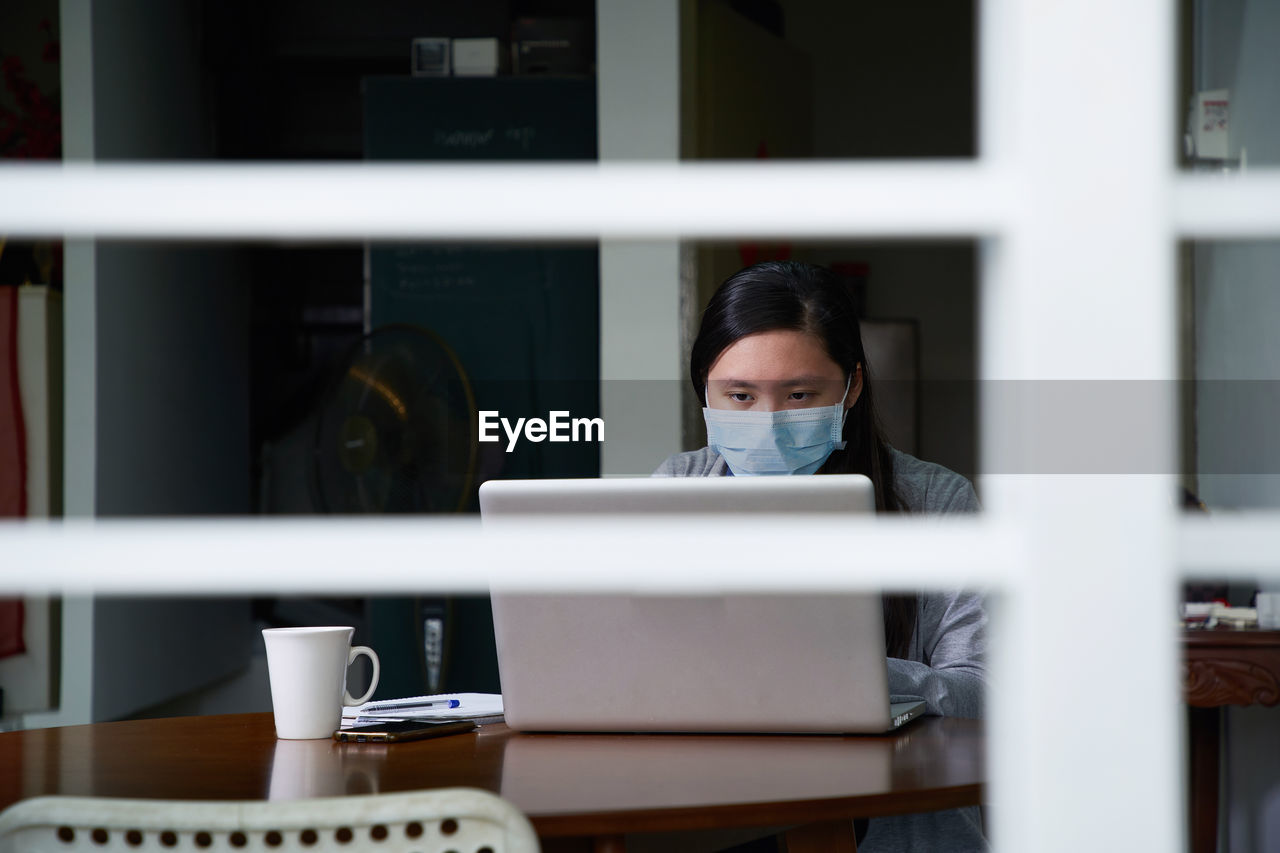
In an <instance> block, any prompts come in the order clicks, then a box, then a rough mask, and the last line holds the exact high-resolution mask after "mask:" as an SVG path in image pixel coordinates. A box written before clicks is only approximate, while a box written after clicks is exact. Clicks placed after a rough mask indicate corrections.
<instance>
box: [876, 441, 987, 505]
mask: <svg viewBox="0 0 1280 853" xmlns="http://www.w3.org/2000/svg"><path fill="white" fill-rule="evenodd" d="M890 452H891V453H892V454H893V488H894V491H895V492H897V495H898V499H899V500H900V501H901V502H902V503H903V504H904V506H905V508H906V509H907V510H908V511H910V512H977V511H978V510H980V509H981V508H982V507H981V505H980V504H979V503H978V495H977V493H975V492H974V490H973V484H972V483H970V482H969V480H968V479H967V478H965V477H963V476H961V475H960V474H957V473H956V472H955V471H952V470H951V469H950V468H945V467H943V466H941V465H938V464H937V463H935V462H925V461H924V460H923V459H917V458H915V457H914V456H912V455H911V454H909V453H903V452H902V451H901V450H898V449H896V448H890Z"/></svg>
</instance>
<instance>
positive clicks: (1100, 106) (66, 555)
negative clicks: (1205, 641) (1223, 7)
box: [0, 0, 1280, 851]
mask: <svg viewBox="0 0 1280 853" xmlns="http://www.w3.org/2000/svg"><path fill="white" fill-rule="evenodd" d="M602 1H603V0H602ZM1173 11H1174V4H1172V3H1169V2H1161V0H1107V2H1102V0H1076V2H1070V3H1064V2H1044V0H1027V2H1017V0H988V1H987V2H985V3H982V5H981V21H980V33H981V50H980V51H979V56H980V60H981V69H980V85H979V105H980V107H981V121H980V128H981V131H980V143H981V144H980V150H981V156H980V157H979V158H978V159H977V160H975V161H972V162H965V163H930V162H925V163H914V164H905V163H894V164H865V163H863V164H852V163H821V162H819V163H802V164H787V163H751V164H708V163H699V164H691V163H684V164H679V165H675V164H670V163H667V164H662V163H648V164H638V163H637V164H601V165H598V166H597V165H592V166H533V165H513V166H506V167H501V168H499V167H466V168H464V167H458V166H450V167H440V166H388V167H376V166H371V165H327V166H301V165H280V166H230V165H188V166H177V165H164V164H154V165H128V166H126V165H88V164H67V165H62V166H36V165H10V164H5V165H4V166H3V168H0V233H7V234H9V235H11V236H23V235H40V236H46V235H66V236H68V237H71V238H88V239H108V238H125V237H128V238H173V237H199V238H212V239H231V238H252V239H289V240H299V239H302V240H330V239H352V240H361V239H366V238H387V239H412V238H441V239H452V238H470V237H484V238H504V237H519V238H523V239H554V238H563V237H587V238H592V239H597V238H598V239H603V240H620V241H626V240H641V239H664V240H682V239H684V240H687V239H696V238H703V237H729V236H734V237H738V236H750V235H757V234H759V235H766V234H767V235H771V236H790V237H796V238H812V237H925V238H927V237H966V238H976V239H978V240H979V241H980V245H981V247H982V252H981V258H982V270H981V290H980V293H981V320H980V331H981V341H982V347H981V364H980V375H981V378H982V379H984V380H1030V381H1035V382H1047V381H1052V380H1060V379H1075V380H1080V379H1083V380H1092V381H1104V380H1113V379H1129V380H1143V381H1146V380H1153V381H1156V382H1162V381H1166V380H1171V379H1173V378H1175V376H1176V368H1175V341H1174V330H1175V328H1176V324H1175V322H1174V310H1175V299H1174V288H1175V284H1174V267H1173V260H1174V251H1175V245H1176V242H1177V241H1178V240H1180V239H1187V238H1227V237H1253V238H1274V237H1275V236H1277V235H1278V234H1280V177H1278V176H1277V175H1276V174H1275V173H1274V172H1259V171H1257V170H1254V171H1251V172H1250V173H1249V174H1248V175H1238V176H1234V177H1232V178H1230V179H1224V178H1219V177H1206V176H1200V175H1187V174H1183V173H1180V172H1178V171H1177V170H1176V167H1175V164H1174V157H1173V152H1174V143H1175V140H1174V139H1173V138H1172V137H1173V136H1174V131H1173V128H1174V127H1175V126H1176V123H1175V122H1174V121H1173V119H1172V106H1173V97H1172V93H1173V81H1174V37H1173V36H1174V16H1173ZM602 59H604V57H602ZM422 197H432V198H437V199H439V198H449V199H450V204H448V205H441V204H432V205H422V204H414V203H413V199H415V198H422ZM498 197H500V198H503V199H504V200H506V202H507V203H506V204H504V205H503V206H501V207H495V206H494V205H492V204H491V203H490V199H493V198H498ZM17 199H21V200H22V203H21V205H19V204H16V203H15V202H14V200H17ZM549 201H550V202H553V203H550V204H549V203H548V202H549ZM988 384H989V383H988ZM1165 414H1167V415H1168V416H1167V417H1164V418H1162V419H1158V421H1160V422H1162V423H1163V424H1164V425H1165V429H1164V431H1163V432H1161V433H1160V434H1159V435H1157V436H1154V439H1155V440H1156V442H1157V453H1158V454H1165V455H1164V456H1163V457H1162V458H1165V459H1167V460H1168V463H1169V467H1168V469H1167V470H1168V471H1170V472H1173V471H1175V470H1176V469H1175V468H1174V464H1173V460H1174V458H1175V456H1174V453H1173V448H1174V446H1175V440H1176V435H1175V433H1176V424H1177V418H1176V417H1175V416H1174V411H1173V409H1172V407H1170V409H1169V410H1168V411H1167V412H1166V413H1165ZM1029 423H1030V422H1029V421H1028V416H1027V414H1026V413H1025V412H1020V411H1018V410H1016V409H1009V410H1006V409H1002V408H1000V407H999V406H992V407H984V408H983V410H982V423H981V435H982V438H981V441H982V446H981V459H982V469H983V471H984V472H985V473H984V474H983V475H982V476H981V478H980V480H981V483H980V485H981V488H982V491H983V494H984V499H985V502H986V509H987V511H986V513H985V515H984V516H983V517H982V518H979V519H968V520H961V521H952V520H947V521H946V522H937V523H935V522H931V521H930V522H926V521H921V520H896V519H895V520H884V519H879V520H875V521H859V522H857V523H855V524H852V525H850V524H842V525H838V526H835V527H833V526H831V525H830V524H829V523H824V522H822V521H820V520H813V521H809V522H805V523H798V522H788V523H787V526H786V533H785V535H784V534H783V533H781V532H778V533H777V535H772V533H773V531H775V530H779V531H780V529H779V528H777V525H776V524H775V525H774V526H773V527H770V526H769V525H768V524H757V523H753V524H752V526H751V528H750V529H745V530H744V529H743V528H742V527H741V526H739V525H735V524H734V523H733V522H732V521H731V520H726V521H725V522H723V524H724V527H723V529H722V530H721V529H719V528H717V530H716V532H715V535H711V533H710V532H709V529H710V523H709V522H702V523H699V524H698V525H694V526H691V525H689V524H687V523H684V524H678V523H672V524H665V525H657V526H654V525H649V526H648V527H647V528H646V529H645V530H644V532H643V534H638V533H637V532H636V531H635V530H634V525H623V524H619V525H617V526H615V527H610V528H606V529H595V530H587V529H585V528H579V527H575V526H573V525H566V524H562V523H557V524H552V523H547V524H544V525H539V526H538V527H535V528H528V529H521V528H513V529H512V530H509V531H506V532H504V533H503V534H502V535H501V537H498V536H494V535H490V536H481V535H480V532H479V530H478V528H477V527H476V526H475V525H474V524H469V523H466V522H457V521H454V522H446V521H443V520H431V521H428V522H421V521H419V522H405V521H403V520H387V519H374V520H350V521H347V520H343V521H340V522H337V523H335V522H333V521H328V520H326V521H324V522H323V523H318V522H310V523H308V522H302V521H265V520H258V519H255V520H240V521H221V522H206V523H196V522H166V521H150V522H112V523H105V522H96V523H95V522H79V523H75V522H68V523H66V524H63V525H55V526H46V525H36V524H9V525H5V526H4V527H3V528H0V554H2V555H4V556H3V561H4V567H3V571H2V572H0V592H6V593H11V592H42V591H48V592H57V593H64V594H65V593H85V594H101V593H108V592H110V593H128V592H140V591H145V592H152V593H155V592H197V593H199V592H214V591H218V592H226V591H228V590H229V589H232V588H234V589H237V590H242V591H245V592H282V591H285V590H288V591H292V592H325V591H332V590H333V589H337V588H342V589H347V588H349V587H348V584H347V580H348V577H349V574H350V571H351V566H353V565H358V566H359V567H360V569H359V574H360V580H361V583H362V584H363V585H364V586H365V587H366V588H368V589H369V590H370V591H375V590H384V591H395V590H405V589H425V588H431V589H436V590H442V591H447V590H464V589H466V590H477V589H484V588H485V587H486V586H487V584H488V583H490V582H491V581H508V582H518V583H524V584H533V585H537V586H540V587H543V588H575V589H599V588H615V589H639V588H655V589H670V590H688V589H697V590H707V589H761V590H768V589H783V588H785V589H870V588H875V587H876V586H877V585H878V584H881V583H891V584H895V585H907V586H937V585H945V586H955V585H974V586H981V587H985V588H988V589H990V590H991V591H992V592H993V594H994V597H993V604H992V610H993V617H994V630H995V636H994V638H993V650H994V653H993V660H992V689H991V697H990V714H989V719H990V726H991V727H990V744H991V750H990V757H991V762H990V778H991V784H990V791H989V796H990V799H991V801H992V803H993V806H994V808H993V812H992V813H993V816H994V825H993V837H994V840H995V842H996V845H997V849H1003V850H1038V851H1052V850H1061V851H1068V850H1071V851H1075V850H1079V849H1115V850H1137V849H1141V850H1175V849H1179V848H1181V847H1182V846H1183V845H1184V834H1185V828H1184V826H1183V820H1184V818H1183V814H1184V812H1183V796H1184V787H1183V784H1182V783H1183V781H1184V769H1183V763H1184V756H1183V743H1184V732H1183V723H1182V704H1181V694H1180V687H1179V676H1178V661H1179V649H1178V638H1177V631H1176V628H1175V613H1176V611H1175V602H1176V599H1175V594H1176V593H1175V590H1176V588H1177V583H1178V580H1179V578H1180V576H1181V574H1182V572H1184V571H1189V570H1193V571H1194V572H1195V573H1196V574H1197V575H1198V576H1218V577H1223V576H1225V574H1226V572H1227V571H1228V569H1230V570H1232V571H1236V572H1239V571H1249V572H1252V573H1253V574H1254V575H1255V576H1257V577H1259V578H1261V579H1263V580H1266V581H1270V582H1275V581H1280V568H1277V565H1276V562H1275V561H1274V560H1273V559H1271V555H1274V554H1275V553H1277V546H1278V545H1280V533H1277V532H1276V527H1277V526H1276V524H1275V519H1274V516H1273V515H1270V514H1261V515H1257V516H1241V517H1238V518H1232V519H1217V520H1213V521H1201V522H1196V523H1192V522H1189V521H1185V520H1179V519H1178V518H1177V517H1176V515H1175V512H1174V509H1173V507H1172V505H1171V503H1170V501H1169V500H1168V496H1169V494H1170V488H1171V484H1172V481H1173V477H1172V476H1155V475H1149V476H1139V475H1124V474H1113V475H1079V476H1027V475H1013V474H1008V473H999V474H998V473H996V472H1008V471H1010V470H1016V468H1015V467H1011V465H1010V464H1006V463H1010V460H1014V461H1016V460H1019V459H1025V458H1026V457H1025V454H1026V453H1032V454H1034V453H1035V451H1036V441H1037V439H1036V437H1035V436H1034V435H1032V434H1029V430H1028V425H1029ZM1087 423H1088V421H1087V419H1086V418H1085V416H1084V415H1082V416H1081V421H1080V425H1082V426H1087ZM1083 440H1084V441H1085V442H1086V444H1087V442H1090V441H1092V442H1098V443H1101V442H1102V441H1104V440H1105V439H1104V438H1101V437H1099V436H1097V435H1096V434H1089V433H1087V432H1086V435H1085V437H1084V439H1083ZM1085 449H1086V450H1087V449H1088V447H1087V446H1086V448H1085ZM1097 449H1099V450H1101V449H1102V448H1101V447H1100V446H1099V447H1097ZM619 537H626V538H625V539H619ZM619 541H626V542H628V543H631V544H630V545H629V546H628V547H627V548H618V547H617V544H616V543H617V542H619ZM735 541H742V542H750V543H751V544H750V546H749V547H726V545H725V544H724V543H726V542H735ZM566 542H572V543H573V547H572V548H571V549H567V548H565V547H564V543H566ZM797 542H798V543H803V549H802V552H803V553H804V554H805V555H807V556H808V557H810V558H811V559H806V560H804V561H797V560H796V559H795V556H796V553H797V550H796V547H795V543H797ZM851 542H856V546H851ZM635 543H640V544H638V545H635ZM631 545H634V547H631ZM673 553H677V554H681V555H682V561H679V562H678V564H676V563H677V561H672V560H670V559H669V555H670V554H673ZM428 554H429V555H430V561H429V563H428V562H427V561H425V560H406V559H404V558H405V555H428ZM515 554H518V555H521V562H520V563H519V564H518V565H515V564H513V560H512V555H515ZM571 554H578V555H587V556H588V557H589V560H590V562H589V563H584V562H580V561H576V560H573V559H571V558H570V555H571ZM779 565H785V566H786V571H785V572H782V571H778V566H779ZM177 566H180V567H181V571H175V570H174V568H175V567H177ZM291 566H292V567H303V566H305V569H303V568H294V569H289V568H285V567H291ZM690 566H697V567H698V570H697V571H696V572H691V571H689V567H690Z"/></svg>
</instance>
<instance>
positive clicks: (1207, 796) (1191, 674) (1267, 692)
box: [1182, 629, 1280, 853]
mask: <svg viewBox="0 0 1280 853" xmlns="http://www.w3.org/2000/svg"><path fill="white" fill-rule="evenodd" d="M1182 649H1183V658H1182V684H1183V693H1184V695H1185V696H1186V701H1187V705H1188V706H1190V707H1189V708H1188V709H1187V712H1188V723H1189V725H1188V730H1189V734H1190V737H1191V771H1190V772H1191V778H1190V787H1191V790H1190V799H1191V803H1190V805H1191V849H1192V851H1193V852H1194V853H1214V851H1215V850H1216V849H1217V843H1218V763H1219V756H1220V754H1221V743H1220V732H1221V727H1222V708H1223V706H1226V705H1241V706H1245V705H1268V706H1273V705H1278V704H1280V631H1258V630H1249V629H1243V630H1232V629H1215V630H1204V629H1188V630H1185V631H1183V634H1182Z"/></svg>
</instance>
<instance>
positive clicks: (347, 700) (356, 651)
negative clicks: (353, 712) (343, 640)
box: [342, 646, 382, 705]
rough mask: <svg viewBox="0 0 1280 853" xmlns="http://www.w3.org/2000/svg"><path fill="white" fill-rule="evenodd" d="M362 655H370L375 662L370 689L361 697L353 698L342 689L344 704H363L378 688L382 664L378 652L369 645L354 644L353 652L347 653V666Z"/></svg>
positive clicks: (370, 658)
mask: <svg viewBox="0 0 1280 853" xmlns="http://www.w3.org/2000/svg"><path fill="white" fill-rule="evenodd" d="M360 655H368V656H369V660H370V661H372V662H373V678H370V679H369V689H368V690H366V691H365V693H364V695H363V696H361V697H360V698H359V699H352V698H351V694H350V693H348V692H347V691H346V690H343V691H342V704H343V705H363V704H364V703H365V702H368V701H369V697H370V696H372V695H373V691H375V690H377V689H378V675H379V674H380V673H381V672H382V665H381V664H380V663H378V653H377V652H375V651H374V650H373V649H371V648H369V647H368V646H352V647H351V654H349V655H347V666H351V664H353V663H355V661H356V658H358V657H360Z"/></svg>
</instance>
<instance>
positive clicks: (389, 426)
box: [310, 325, 477, 513]
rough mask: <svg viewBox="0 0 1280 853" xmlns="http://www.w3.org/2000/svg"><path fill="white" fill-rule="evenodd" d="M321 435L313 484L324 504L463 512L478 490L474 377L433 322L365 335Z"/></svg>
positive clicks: (322, 412)
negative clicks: (431, 325)
mask: <svg viewBox="0 0 1280 853" xmlns="http://www.w3.org/2000/svg"><path fill="white" fill-rule="evenodd" d="M314 435H315V438H314V442H313V445H312V454H311V455H312V464H311V466H310V473H311V476H310V488H311V492H312V498H313V500H314V502H315V505H316V507H317V508H319V509H320V510H321V511H323V512H332V513H406V512H411V513H418V512H457V511H460V510H462V509H464V508H465V507H466V505H467V502H468V499H469V498H470V496H471V493H472V490H473V485H474V480H475V471H476V455H477V445H476V406H475V400H474V396H473V393H472V389H471V384H470V382H469V381H468V379H467V376H466V373H465V372H464V371H463V369H462V365H461V364H459V362H458V359H457V357H456V356H455V355H454V354H453V351H452V350H451V349H450V348H449V346H448V344H446V343H445V342H444V341H443V340H442V339H441V338H440V337H439V336H437V335H436V334H435V333H433V332H431V331H429V330H427V329H423V328H420V327H416V326H404V325H393V326H384V327H381V328H379V329H376V330H374V331H373V332H371V333H370V334H368V335H365V336H364V337H363V338H362V339H361V340H360V341H359V342H358V343H357V344H356V345H355V346H354V347H353V349H352V352H351V354H350V356H349V357H348V358H347V360H346V362H345V368H344V369H343V370H342V372H341V374H340V375H339V376H338V378H337V380H336V381H335V382H334V384H333V385H332V386H331V387H330V388H329V390H328V392H327V393H326V394H325V396H324V398H323V400H322V401H321V404H320V406H319V409H318V417H317V418H316V422H315V433H314Z"/></svg>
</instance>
